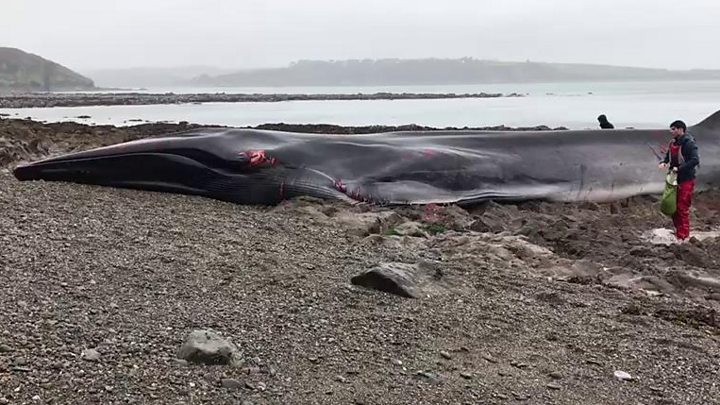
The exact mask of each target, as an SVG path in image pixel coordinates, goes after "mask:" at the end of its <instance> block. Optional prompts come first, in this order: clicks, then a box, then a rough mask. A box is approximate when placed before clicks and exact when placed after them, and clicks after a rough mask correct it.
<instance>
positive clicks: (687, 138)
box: [663, 133, 700, 183]
mask: <svg viewBox="0 0 720 405" xmlns="http://www.w3.org/2000/svg"><path fill="white" fill-rule="evenodd" d="M673 143H675V144H677V145H680V153H679V156H678V158H677V159H670V148H669V146H668V151H667V152H666V153H665V159H663V163H670V168H673V167H677V168H678V176H677V181H678V183H682V182H683V181H688V180H692V179H694V178H695V170H696V168H697V165H699V164H700V156H699V155H698V147H697V145H696V144H695V139H693V137H692V136H691V135H690V134H688V133H685V135H683V136H681V137H679V138H678V139H677V140H672V141H671V142H670V145H672V144H673Z"/></svg>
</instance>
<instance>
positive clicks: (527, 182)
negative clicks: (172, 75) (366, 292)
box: [14, 111, 720, 205]
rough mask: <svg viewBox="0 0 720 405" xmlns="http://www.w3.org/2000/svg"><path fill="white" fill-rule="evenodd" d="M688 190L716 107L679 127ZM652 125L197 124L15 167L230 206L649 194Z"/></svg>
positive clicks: (717, 152)
mask: <svg viewBox="0 0 720 405" xmlns="http://www.w3.org/2000/svg"><path fill="white" fill-rule="evenodd" d="M688 130H689V132H690V133H691V134H692V135H693V136H694V137H695V139H696V141H697V144H698V146H699V150H700V162H701V164H700V167H699V169H698V180H697V188H698V189H701V188H708V187H716V186H718V185H720V111H718V112H717V113H715V114H713V115H711V116H710V117H708V118H707V119H705V120H704V121H702V122H701V123H699V124H697V125H695V126H692V127H690V128H689V129H688ZM669 140H670V135H669V133H668V130H667V129H664V128H663V129H657V130H611V131H608V130H604V131H602V130H572V131H567V130H563V131H532V132H493V131H462V130H460V131H442V130H441V131H419V132H390V133H378V134H369V135H316V134H300V133H289V132H276V131H261V130H249V129H218V128H212V129H199V130H193V131H189V132H186V133H182V134H173V135H170V136H164V137H156V138H149V139H143V140H138V141H133V142H127V143H122V144H117V145H112V146H107V147H102V148H98V149H93V150H88V151H84V152H78V153H72V154H68V155H64V156H59V157H54V158H50V159H46V160H41V161H37V162H34V163H31V164H27V165H22V166H19V167H17V168H15V169H14V174H15V176H16V177H17V178H18V179H19V180H39V179H42V180H56V181H68V182H76V183H87V184H97V185H103V186H113V187H129V188H137V189H146V190H155V191H166V192H175V193H185V194H196V195H202V196H206V197H211V198H216V199H220V200H225V201H231V202H236V203H241V204H268V205H271V204H277V203H278V202H280V201H282V200H285V199H288V198H292V197H296V196H301V195H309V196H316V197H321V198H329V199H338V200H345V201H364V202H370V203H377V204H426V203H458V204H473V203H477V202H481V201H486V200H515V201H518V200H529V199H543V200H552V201H609V200H614V199H619V198H625V197H629V196H633V195H641V194H651V193H660V192H661V191H662V189H663V186H664V174H663V173H662V172H661V171H660V170H658V168H657V162H658V155H660V154H662V153H663V148H665V147H666V145H667V143H668V141H669Z"/></svg>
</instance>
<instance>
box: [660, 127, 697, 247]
mask: <svg viewBox="0 0 720 405" xmlns="http://www.w3.org/2000/svg"><path fill="white" fill-rule="evenodd" d="M670 134H671V135H672V137H673V140H672V141H670V144H669V145H668V151H667V152H666V153H665V159H663V161H662V162H660V165H659V167H660V168H661V169H669V170H670V171H673V172H676V173H677V183H678V188H677V211H675V214H674V215H673V217H672V218H673V225H675V237H676V238H677V239H678V240H685V239H687V238H688V237H689V236H690V204H691V200H692V193H693V189H694V188H695V172H696V168H697V165H699V164H700V156H699V155H698V147H697V145H696V144H695V139H693V137H692V136H691V135H690V134H689V133H687V126H686V125H685V123H684V122H682V121H680V120H678V121H674V122H673V123H672V124H670Z"/></svg>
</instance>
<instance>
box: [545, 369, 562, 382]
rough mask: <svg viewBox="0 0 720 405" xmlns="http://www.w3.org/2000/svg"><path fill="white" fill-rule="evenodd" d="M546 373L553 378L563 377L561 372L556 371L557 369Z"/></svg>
mask: <svg viewBox="0 0 720 405" xmlns="http://www.w3.org/2000/svg"><path fill="white" fill-rule="evenodd" d="M548 375H549V376H550V378H552V379H553V380H560V379H562V378H563V375H562V374H561V373H559V372H557V371H553V372H552V373H550V374H548Z"/></svg>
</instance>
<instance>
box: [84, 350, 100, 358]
mask: <svg viewBox="0 0 720 405" xmlns="http://www.w3.org/2000/svg"><path fill="white" fill-rule="evenodd" d="M80 358H81V359H83V360H87V361H98V360H100V352H98V351H97V350H95V349H85V350H83V351H82V353H81V354H80Z"/></svg>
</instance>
